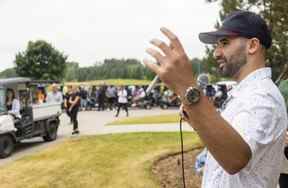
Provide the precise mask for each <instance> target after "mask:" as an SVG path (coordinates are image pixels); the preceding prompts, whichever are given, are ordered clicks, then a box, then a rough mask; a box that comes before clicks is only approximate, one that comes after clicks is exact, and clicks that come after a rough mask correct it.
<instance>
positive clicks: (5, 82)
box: [0, 77, 31, 86]
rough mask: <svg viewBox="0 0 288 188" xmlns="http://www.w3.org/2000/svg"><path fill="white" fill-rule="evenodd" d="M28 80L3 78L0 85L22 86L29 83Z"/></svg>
mask: <svg viewBox="0 0 288 188" xmlns="http://www.w3.org/2000/svg"><path fill="white" fill-rule="evenodd" d="M30 81H31V79H30V78H25V77H16V78H4V79H0V85H1V86H2V85H11V84H23V83H28V82H30Z"/></svg>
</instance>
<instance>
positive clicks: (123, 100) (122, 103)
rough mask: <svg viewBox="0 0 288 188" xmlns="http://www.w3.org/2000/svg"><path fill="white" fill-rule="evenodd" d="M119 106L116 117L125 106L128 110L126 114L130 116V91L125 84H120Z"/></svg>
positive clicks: (118, 93)
mask: <svg viewBox="0 0 288 188" xmlns="http://www.w3.org/2000/svg"><path fill="white" fill-rule="evenodd" d="M117 95H118V108H117V113H116V115H115V117H118V115H119V112H120V109H121V108H123V109H124V110H125V111H126V116H129V113H128V98H127V97H128V93H127V90H126V89H125V87H124V86H120V88H119V90H118V92H117Z"/></svg>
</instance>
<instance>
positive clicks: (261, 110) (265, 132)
mask: <svg viewBox="0 0 288 188" xmlns="http://www.w3.org/2000/svg"><path fill="white" fill-rule="evenodd" d="M221 116H222V117H223V118H224V119H225V120H226V121H227V122H229V124H230V125H231V126H232V127H233V128H234V129H235V130H236V131H237V132H238V133H239V134H240V135H241V137H242V138H243V139H244V141H245V142H246V143H247V144H248V145H249V147H250V149H251V152H252V157H251V159H250V161H249V162H248V164H247V165H246V166H245V167H244V168H243V169H242V170H241V171H240V172H238V173H236V174H234V175H230V174H229V173H227V172H226V171H225V170H224V169H223V168H222V167H221V166H220V165H219V164H218V162H217V161H216V160H215V159H214V158H213V156H212V155H211V153H209V152H208V155H207V159H206V164H205V168H204V176H203V180H202V188H276V186H277V183H278V179H279V174H280V171H281V166H282V162H283V157H284V155H283V151H284V136H285V132H286V129H287V113H286V107H285V102H284V99H283V97H282V95H281V94H280V92H279V90H278V88H277V86H276V85H275V84H274V83H273V81H272V80H271V69H270V68H261V69H258V70H256V71H254V72H252V73H250V74H249V75H248V76H247V77H246V78H244V79H243V80H242V81H241V82H240V83H239V84H238V85H237V86H236V87H235V88H234V89H232V90H231V91H230V92H229V97H228V99H227V102H226V103H225V104H224V107H223V109H222V111H221ZM213 128H215V129H217V127H213Z"/></svg>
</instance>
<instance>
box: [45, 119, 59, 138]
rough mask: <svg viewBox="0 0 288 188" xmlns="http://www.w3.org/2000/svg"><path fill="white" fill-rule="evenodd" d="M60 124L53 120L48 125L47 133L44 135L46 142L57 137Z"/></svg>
mask: <svg viewBox="0 0 288 188" xmlns="http://www.w3.org/2000/svg"><path fill="white" fill-rule="evenodd" d="M57 131H58V124H57V123H55V122H52V123H50V124H49V125H48V128H47V131H46V135H45V136H43V140H44V141H46V142H49V141H53V140H56V139H57Z"/></svg>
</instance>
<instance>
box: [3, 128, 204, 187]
mask: <svg viewBox="0 0 288 188" xmlns="http://www.w3.org/2000/svg"><path fill="white" fill-rule="evenodd" d="M179 143H180V140H179V133H134V134H131V133H130V134H114V135H102V136H90V137H82V138H80V139H78V138H73V139H69V140H67V141H64V142H62V143H59V144H57V145H54V146H52V147H50V148H48V149H45V150H44V151H42V152H39V153H37V154H33V155H31V156H26V157H24V158H22V159H20V160H17V161H15V162H13V163H10V164H8V165H5V166H2V167H1V168H0V182H1V188H80V187H81V188H82V187H83V188H104V187H105V188H118V187H119V188H120V187H121V188H134V187H135V188H136V187H137V188H151V187H153V188H157V187H160V186H159V184H158V182H157V181H156V179H155V177H153V176H152V173H151V167H152V163H153V161H155V160H156V159H158V158H159V156H161V155H163V154H167V153H171V152H175V151H179ZM184 143H185V146H186V147H185V148H186V149H189V148H192V147H193V146H195V147H196V146H199V145H200V140H199V137H198V136H197V135H196V134H194V133H184Z"/></svg>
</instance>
